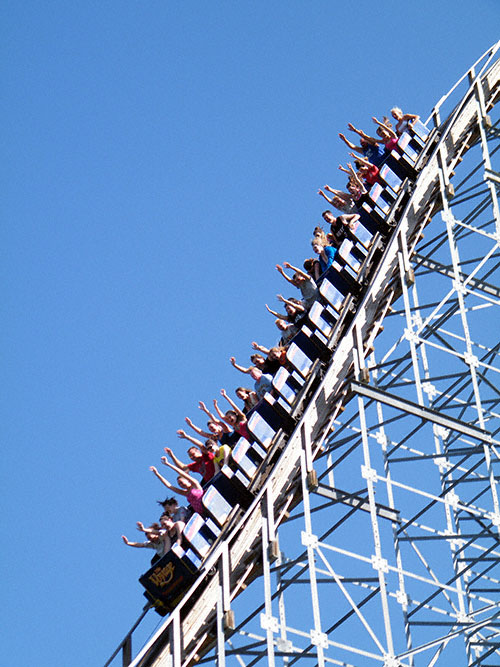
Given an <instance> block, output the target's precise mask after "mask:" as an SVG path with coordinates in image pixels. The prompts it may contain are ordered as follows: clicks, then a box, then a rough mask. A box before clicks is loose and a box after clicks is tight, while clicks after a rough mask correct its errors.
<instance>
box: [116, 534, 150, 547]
mask: <svg viewBox="0 0 500 667" xmlns="http://www.w3.org/2000/svg"><path fill="white" fill-rule="evenodd" d="M122 540H123V541H124V542H125V544H126V545H127V546H128V547H137V548H138V549H141V548H144V547H146V546H147V545H146V544H144V543H143V542H130V540H128V539H127V538H126V537H125V535H122Z"/></svg>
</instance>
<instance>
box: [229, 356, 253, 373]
mask: <svg viewBox="0 0 500 667" xmlns="http://www.w3.org/2000/svg"><path fill="white" fill-rule="evenodd" d="M229 361H230V362H231V364H232V365H233V366H234V367H235V368H236V370H237V371H240V372H241V373H250V371H251V369H252V367H251V366H249V367H248V368H245V367H244V366H240V365H239V364H237V363H236V359H235V358H234V357H229Z"/></svg>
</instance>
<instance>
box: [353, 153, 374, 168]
mask: <svg viewBox="0 0 500 667" xmlns="http://www.w3.org/2000/svg"><path fill="white" fill-rule="evenodd" d="M351 155H352V157H353V158H354V159H355V160H357V161H358V162H361V164H365V165H366V166H367V167H373V165H372V163H371V162H370V160H367V159H366V158H365V157H361V155H354V154H353V153H351Z"/></svg>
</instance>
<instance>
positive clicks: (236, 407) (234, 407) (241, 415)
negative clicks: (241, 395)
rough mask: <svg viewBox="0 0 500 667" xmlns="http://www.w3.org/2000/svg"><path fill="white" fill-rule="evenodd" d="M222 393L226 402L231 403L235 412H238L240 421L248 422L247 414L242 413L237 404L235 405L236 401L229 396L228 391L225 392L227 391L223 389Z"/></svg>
mask: <svg viewBox="0 0 500 667" xmlns="http://www.w3.org/2000/svg"><path fill="white" fill-rule="evenodd" d="M220 393H221V396H223V397H224V398H225V399H226V401H227V402H228V403H229V405H230V406H231V407H232V408H233V410H234V411H235V412H236V414H237V415H238V417H239V418H240V419H242V420H245V421H246V420H247V418H246V416H245V413H244V412H242V411H241V410H240V409H239V407H238V406H237V405H236V403H235V402H234V401H233V400H232V399H231V398H230V397H229V396H228V395H227V392H226V390H225V389H221V390H220Z"/></svg>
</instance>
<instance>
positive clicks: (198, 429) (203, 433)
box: [184, 417, 211, 438]
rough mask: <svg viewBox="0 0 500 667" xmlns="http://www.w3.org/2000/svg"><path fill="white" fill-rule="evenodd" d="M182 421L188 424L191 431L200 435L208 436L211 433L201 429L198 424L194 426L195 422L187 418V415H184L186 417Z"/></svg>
mask: <svg viewBox="0 0 500 667" xmlns="http://www.w3.org/2000/svg"><path fill="white" fill-rule="evenodd" d="M184 421H185V422H186V424H187V425H188V426H190V427H191V428H192V429H193V431H195V432H196V433H198V435H202V436H203V437H204V438H210V436H211V433H207V432H206V431H202V430H201V428H199V426H196V425H195V424H193V422H192V421H191V420H190V419H189V417H186V419H185V420H184Z"/></svg>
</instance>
